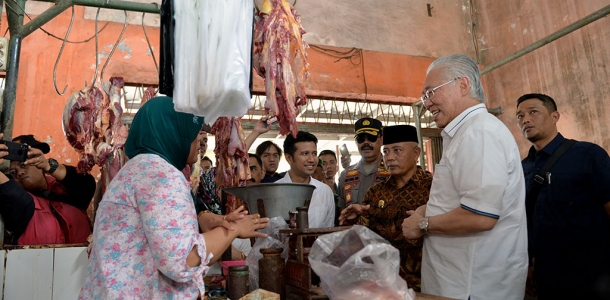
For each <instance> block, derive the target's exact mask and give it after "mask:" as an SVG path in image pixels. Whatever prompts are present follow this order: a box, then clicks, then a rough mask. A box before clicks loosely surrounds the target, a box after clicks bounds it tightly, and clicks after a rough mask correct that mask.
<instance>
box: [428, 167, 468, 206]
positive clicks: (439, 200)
mask: <svg viewBox="0 0 610 300" xmlns="http://www.w3.org/2000/svg"><path fill="white" fill-rule="evenodd" d="M459 199H460V198H459V196H458V195H457V192H456V191H455V188H454V184H453V177H452V176H451V170H450V169H449V166H448V165H446V164H440V163H439V164H437V165H436V167H435V169H434V177H433V178H432V187H431V188H430V197H429V200H428V205H427V210H426V214H428V213H429V212H432V213H433V214H432V215H437V214H441V213H445V212H448V211H450V210H452V209H454V208H456V207H458V206H460V203H459Z"/></svg>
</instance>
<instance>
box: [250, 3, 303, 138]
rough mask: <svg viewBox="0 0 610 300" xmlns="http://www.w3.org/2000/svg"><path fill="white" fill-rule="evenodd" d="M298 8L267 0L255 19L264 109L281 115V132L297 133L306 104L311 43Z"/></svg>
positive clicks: (255, 47) (255, 65)
mask: <svg viewBox="0 0 610 300" xmlns="http://www.w3.org/2000/svg"><path fill="white" fill-rule="evenodd" d="M303 34H305V30H304V29H303V27H302V26H301V19H300V16H299V14H298V13H297V11H296V10H295V9H294V7H292V5H290V4H289V3H288V2H286V1H285V0H265V2H264V3H263V6H262V9H261V11H260V12H259V13H258V14H256V16H255V19H254V58H253V62H254V68H255V69H256V71H257V73H258V74H259V75H261V76H262V77H263V78H265V89H266V92H267V102H266V103H265V109H266V110H271V111H272V112H274V113H275V115H276V116H277V117H278V121H279V125H280V134H287V133H289V132H290V133H292V135H293V136H296V134H297V132H298V126H297V123H296V116H297V114H298V106H301V105H306V104H307V96H306V94H305V84H306V81H307V74H308V70H309V63H308V62H307V53H306V51H305V49H306V48H308V47H309V46H308V45H307V43H306V42H305V41H303Z"/></svg>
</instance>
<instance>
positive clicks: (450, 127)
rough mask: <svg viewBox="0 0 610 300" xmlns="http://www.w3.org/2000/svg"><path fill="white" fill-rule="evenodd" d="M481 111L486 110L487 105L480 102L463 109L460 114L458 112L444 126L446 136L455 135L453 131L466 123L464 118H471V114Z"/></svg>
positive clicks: (456, 130)
mask: <svg viewBox="0 0 610 300" xmlns="http://www.w3.org/2000/svg"><path fill="white" fill-rule="evenodd" d="M483 112H487V107H485V104H483V103H481V104H477V105H474V106H471V107H469V108H467V109H466V110H464V111H463V112H462V113H461V114H459V115H458V116H457V117H456V118H455V119H453V120H452V121H451V122H449V124H447V126H445V129H443V132H445V134H447V135H448V136H450V137H453V136H454V135H455V133H456V132H458V130H459V129H460V127H462V125H463V124H464V123H466V120H468V119H470V118H472V117H473V116H475V115H477V114H480V113H483Z"/></svg>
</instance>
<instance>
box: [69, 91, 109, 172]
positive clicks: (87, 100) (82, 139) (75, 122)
mask: <svg viewBox="0 0 610 300" xmlns="http://www.w3.org/2000/svg"><path fill="white" fill-rule="evenodd" d="M103 98H104V95H103V94H102V91H100V90H99V89H98V88H96V87H95V86H91V87H85V88H84V89H82V90H80V91H77V92H75V93H74V94H72V95H71V96H70V98H69V99H68V102H67V103H66V105H65V106H64V112H63V129H64V133H65V135H66V138H67V139H68V142H69V143H70V145H71V146H72V147H73V148H74V149H75V150H76V152H78V154H79V155H80V158H79V161H78V164H77V165H76V170H77V172H78V173H81V174H85V173H88V172H89V171H91V168H92V167H93V166H94V165H95V163H96V156H97V155H96V153H97V145H96V143H95V142H96V132H97V133H99V132H100V131H99V127H98V126H96V120H97V119H98V115H99V113H100V104H101V102H102V99H103Z"/></svg>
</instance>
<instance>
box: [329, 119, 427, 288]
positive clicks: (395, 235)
mask: <svg viewBox="0 0 610 300" xmlns="http://www.w3.org/2000/svg"><path fill="white" fill-rule="evenodd" d="M417 141H418V139H417V131H416V129H415V127H413V126H410V125H398V126H389V127H385V128H384V129H383V160H384V162H385V166H386V168H387V170H388V171H389V172H390V174H391V176H390V178H388V179H386V180H385V181H383V182H381V183H378V184H375V185H373V186H371V187H370V188H369V190H368V192H367V193H366V195H365V196H364V200H363V201H362V204H352V205H350V206H348V207H347V208H346V209H344V210H343V211H342V212H341V216H340V217H339V221H340V222H341V223H342V224H343V223H347V224H358V225H364V226H367V227H368V228H369V229H371V230H373V231H374V232H376V233H377V234H379V235H380V236H382V237H383V238H384V239H386V240H388V241H389V242H390V244H392V246H394V247H396V248H397V249H398V250H399V251H400V276H401V277H402V278H404V279H405V280H406V281H407V284H408V285H409V287H410V288H413V289H414V290H415V291H418V292H419V291H420V288H421V259H422V239H420V240H418V241H408V240H406V239H405V237H404V236H403V234H402V222H403V220H404V219H405V218H406V217H408V215H407V211H410V210H415V209H416V208H417V207H419V206H420V205H424V204H426V202H427V201H428V196H429V195H430V186H431V185H432V175H431V174H430V173H429V172H427V171H424V170H423V169H422V168H421V167H419V166H417V160H418V159H419V153H420V152H421V149H420V148H419V145H418V143H417Z"/></svg>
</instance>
